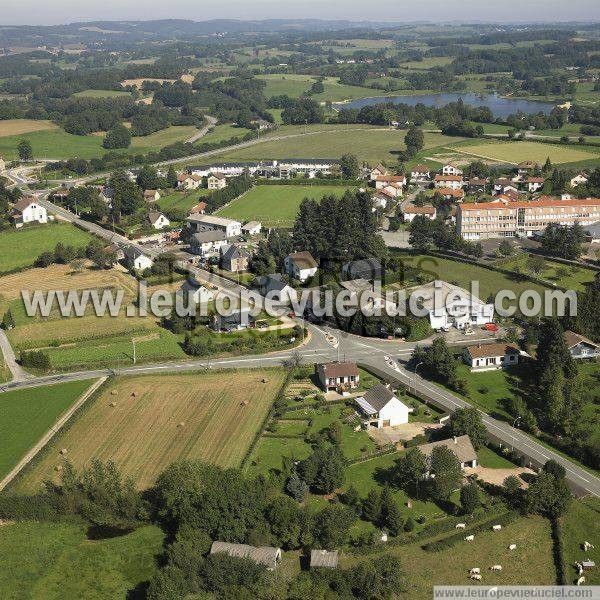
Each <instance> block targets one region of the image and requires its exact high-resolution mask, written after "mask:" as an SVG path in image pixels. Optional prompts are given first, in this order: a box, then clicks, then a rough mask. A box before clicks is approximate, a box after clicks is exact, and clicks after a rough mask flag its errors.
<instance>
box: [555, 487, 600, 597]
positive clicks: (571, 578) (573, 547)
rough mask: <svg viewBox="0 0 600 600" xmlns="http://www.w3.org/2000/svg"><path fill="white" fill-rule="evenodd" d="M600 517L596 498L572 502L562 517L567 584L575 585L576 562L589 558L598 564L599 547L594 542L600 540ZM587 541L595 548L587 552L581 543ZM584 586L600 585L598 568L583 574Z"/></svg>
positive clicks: (599, 503) (576, 576)
mask: <svg viewBox="0 0 600 600" xmlns="http://www.w3.org/2000/svg"><path fill="white" fill-rule="evenodd" d="M599 516H600V502H599V501H598V498H585V499H583V500H580V501H578V502H572V503H571V506H570V507H569V510H568V511H567V514H566V515H565V516H564V517H562V519H561V521H562V526H563V527H562V530H563V538H564V547H565V562H566V563H567V582H568V583H569V584H572V583H575V581H576V580H577V578H578V575H577V571H576V569H575V568H574V567H573V565H574V564H575V563H576V562H580V561H582V560H583V559H585V558H590V559H591V560H593V561H595V562H596V565H598V563H599V562H600V548H599V547H600V545H599V544H597V543H596V542H597V541H598V539H599V538H600V528H599V526H598V517H599ZM585 541H588V542H591V543H592V544H594V545H595V546H596V548H592V549H590V550H588V551H587V552H584V551H583V547H582V544H583V542H585ZM585 578H586V585H600V573H599V572H598V567H596V569H592V570H591V571H586V572H585Z"/></svg>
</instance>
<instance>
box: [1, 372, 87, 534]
mask: <svg viewBox="0 0 600 600" xmlns="http://www.w3.org/2000/svg"><path fill="white" fill-rule="evenodd" d="M90 385H91V383H90V381H72V382H69V383H60V384H57V385H49V386H45V387H36V388H31V389H23V390H14V391H11V392H4V393H3V394H0V439H1V440H2V448H1V449H0V479H2V478H3V477H5V476H6V475H7V474H8V473H9V472H10V470H11V469H12V468H13V467H14V466H15V465H16V464H17V463H18V462H19V460H20V459H21V458H22V457H23V456H24V455H25V454H26V452H27V451H28V450H30V449H31V448H32V447H33V446H34V445H35V443H36V442H37V441H38V440H39V439H40V438H41V437H42V436H43V435H44V434H45V433H46V432H47V431H48V430H49V429H50V427H52V426H53V425H54V423H56V421H57V420H58V419H59V417H60V416H61V415H62V414H63V413H64V412H65V411H67V410H68V409H69V407H70V406H71V405H72V404H73V403H74V402H75V401H76V400H77V399H78V398H79V397H80V396H81V395H82V394H83V393H84V392H85V391H86V390H87V389H88V388H89V387H90ZM0 533H1V532H0Z"/></svg>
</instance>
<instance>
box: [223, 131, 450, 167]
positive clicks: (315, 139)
mask: <svg viewBox="0 0 600 600" xmlns="http://www.w3.org/2000/svg"><path fill="white" fill-rule="evenodd" d="M294 127H296V128H297V129H295V130H294V132H295V131H298V133H303V127H302V126H294ZM316 127H317V128H318V127H321V128H322V132H321V133H317V132H315V133H311V134H310V135H303V136H301V137H293V138H290V139H285V140H273V141H263V142H262V143H260V144H256V145H254V146H250V147H248V148H241V149H238V150H233V151H230V152H224V153H223V154H222V155H219V156H218V157H214V158H213V160H223V161H237V160H273V159H280V158H282V157H285V158H306V157H311V158H339V157H340V156H342V155H343V154H347V153H348V151H350V150H351V151H352V152H353V153H355V154H356V156H357V158H358V160H359V162H362V161H365V162H369V163H377V162H379V161H388V162H390V163H393V162H395V161H397V160H398V153H399V152H400V151H401V150H403V149H404V136H405V135H406V132H405V131H401V130H394V129H388V128H366V127H365V128H363V127H360V126H354V130H348V129H347V128H344V129H339V128H338V129H335V128H334V129H328V128H326V127H325V126H316ZM326 129H327V130H326ZM309 131H310V130H309ZM285 133H286V134H291V133H292V132H291V131H287V130H286V131H285ZM276 134H277V135H284V131H283V128H280V130H279V131H278V132H276ZM448 141H449V138H447V137H446V136H442V135H441V134H437V133H426V134H425V148H434V147H437V146H440V145H442V144H447V143H448Z"/></svg>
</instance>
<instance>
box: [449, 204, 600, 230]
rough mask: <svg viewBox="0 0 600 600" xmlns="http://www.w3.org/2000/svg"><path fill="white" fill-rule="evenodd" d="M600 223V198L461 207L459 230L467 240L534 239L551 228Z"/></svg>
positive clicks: (458, 214) (464, 205)
mask: <svg viewBox="0 0 600 600" xmlns="http://www.w3.org/2000/svg"><path fill="white" fill-rule="evenodd" d="M598 221H600V199H599V198H586V199H584V200H575V199H572V200H559V199H553V198H542V199H540V200H532V201H530V202H508V203H500V202H498V203H494V202H488V203H479V204H478V203H475V204H459V205H458V209H457V213H456V231H457V233H458V234H459V235H460V236H462V237H463V238H464V239H466V240H485V239H488V238H500V237H530V236H532V235H534V234H535V233H538V232H541V231H543V230H544V229H545V228H546V226H547V225H550V224H551V223H557V224H560V225H573V224H574V223H579V224H580V225H583V226H585V225H591V224H592V223H596V222H598Z"/></svg>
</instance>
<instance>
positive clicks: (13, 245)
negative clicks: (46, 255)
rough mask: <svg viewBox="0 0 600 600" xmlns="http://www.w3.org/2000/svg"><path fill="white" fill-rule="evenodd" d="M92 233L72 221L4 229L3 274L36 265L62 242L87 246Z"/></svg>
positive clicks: (0, 252) (0, 253)
mask: <svg viewBox="0 0 600 600" xmlns="http://www.w3.org/2000/svg"><path fill="white" fill-rule="evenodd" d="M92 239H93V238H92V236H91V235H90V234H89V233H87V232H85V231H82V230H81V229H78V228H77V227H75V226H74V225H71V224H69V223H56V224H48V225H35V226H30V227H23V228H22V229H19V230H16V229H10V230H6V231H3V232H1V233H0V274H2V273H6V272H8V271H13V270H15V269H22V268H26V267H31V266H33V263H34V262H35V260H36V259H37V258H38V256H39V255H40V254H42V252H46V251H49V250H54V246H56V244H57V243H58V242H62V243H63V244H64V245H65V246H75V247H77V248H83V247H84V246H86V245H87V244H88V243H89V242H90V241H91V240H92Z"/></svg>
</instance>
